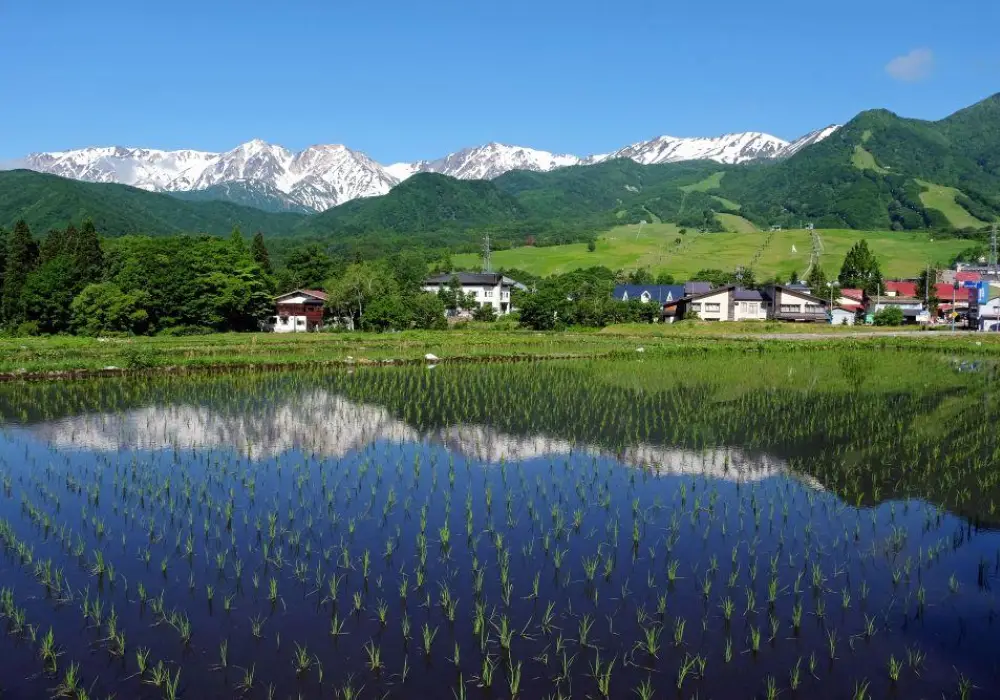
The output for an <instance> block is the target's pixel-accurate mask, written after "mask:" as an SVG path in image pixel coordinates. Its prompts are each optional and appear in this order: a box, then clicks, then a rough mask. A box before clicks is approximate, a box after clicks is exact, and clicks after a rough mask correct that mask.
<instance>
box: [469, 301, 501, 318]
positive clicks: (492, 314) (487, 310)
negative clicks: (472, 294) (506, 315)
mask: <svg viewBox="0 0 1000 700" xmlns="http://www.w3.org/2000/svg"><path fill="white" fill-rule="evenodd" d="M472 318H474V319H475V320H477V321H496V320H497V312H496V309H494V308H493V304H483V305H482V306H479V307H477V308H476V310H475V311H473V312H472Z"/></svg>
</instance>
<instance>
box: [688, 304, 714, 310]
mask: <svg viewBox="0 0 1000 700" xmlns="http://www.w3.org/2000/svg"><path fill="white" fill-rule="evenodd" d="M716 306H718V304H716ZM691 310H692V311H701V304H691Z"/></svg>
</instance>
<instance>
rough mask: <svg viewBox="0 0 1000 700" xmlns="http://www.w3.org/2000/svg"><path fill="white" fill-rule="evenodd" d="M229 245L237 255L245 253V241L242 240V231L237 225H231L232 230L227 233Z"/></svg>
mask: <svg viewBox="0 0 1000 700" xmlns="http://www.w3.org/2000/svg"><path fill="white" fill-rule="evenodd" d="M229 245H230V246H231V247H232V249H233V252H234V253H236V255H238V256H243V255H246V253H247V242H246V241H245V240H243V232H242V231H240V227H239V226H233V232H232V233H230V234H229Z"/></svg>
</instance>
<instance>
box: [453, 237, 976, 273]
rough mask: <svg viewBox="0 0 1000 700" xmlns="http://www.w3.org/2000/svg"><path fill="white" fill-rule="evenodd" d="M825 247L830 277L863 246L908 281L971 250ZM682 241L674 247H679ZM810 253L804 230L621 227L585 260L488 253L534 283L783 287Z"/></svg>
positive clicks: (466, 260)
mask: <svg viewBox="0 0 1000 700" xmlns="http://www.w3.org/2000/svg"><path fill="white" fill-rule="evenodd" d="M817 233H818V235H819V237H820V240H821V242H822V245H823V251H822V254H821V255H820V259H819V262H820V265H822V267H823V269H824V271H825V272H826V273H827V275H828V276H835V275H836V274H837V273H838V272H839V270H840V265H841V264H842V263H843V260H844V255H845V254H846V253H847V251H848V249H850V247H851V246H852V245H854V243H855V242H857V241H858V240H860V239H862V238H864V239H866V240H867V241H868V244H869V246H870V247H871V248H872V250H873V251H874V253H875V255H876V256H877V257H878V259H879V262H880V263H881V265H882V272H883V274H884V275H885V276H886V277H912V276H914V275H916V274H917V273H918V272H919V271H920V270H921V269H922V268H923V267H924V266H926V265H928V264H932V265H934V264H947V263H948V262H949V261H950V259H951V258H952V257H953V256H954V255H955V254H956V253H958V252H960V251H961V250H964V249H965V248H966V247H968V243H967V242H966V241H961V240H958V239H941V240H933V239H931V238H930V236H928V235H927V234H926V233H913V232H894V231H852V230H823V231H818V232H817ZM678 238H680V239H681V243H680V244H679V245H678V244H677V243H676V240H677V239H678ZM811 251H812V240H811V235H810V233H809V232H808V231H804V230H801V229H789V230H784V231H775V232H773V233H771V234H768V233H760V232H743V233H735V232H732V233H705V234H701V233H697V232H694V231H690V230H689V231H688V233H687V234H685V235H681V234H680V233H679V231H678V229H677V227H676V226H675V225H673V224H646V225H645V226H643V227H642V228H641V230H640V228H639V227H638V226H637V225H630V226H619V227H617V228H615V229H612V230H611V231H608V232H606V233H604V234H602V235H601V236H600V237H599V238H598V239H597V249H596V250H595V251H594V252H588V250H587V245H586V244H584V243H574V244H570V245H561V246H550V247H544V248H514V249H511V250H501V251H496V252H494V253H493V264H494V266H496V267H505V268H518V269H522V270H527V271H528V272H531V273H533V274H536V275H543V276H544V275H551V274H556V273H563V272H568V271H570V270H575V269H577V268H580V267H591V266H593V265H605V266H607V267H609V268H611V269H614V270H617V269H624V270H634V269H636V268H639V267H646V268H649V269H650V270H651V271H653V272H654V273H656V272H661V271H663V272H669V273H671V274H673V275H674V276H675V277H677V278H678V279H689V278H690V277H691V276H693V275H694V274H695V273H697V272H698V271H699V270H703V269H706V268H716V269H722V270H733V269H735V268H736V267H737V266H740V265H751V266H752V267H753V268H754V271H755V272H756V274H757V278H758V279H765V278H768V277H771V276H772V275H776V276H778V277H779V278H782V279H787V277H788V275H789V274H790V273H792V272H798V273H799V274H800V275H805V273H806V270H807V269H808V267H809V258H810V254H811ZM453 260H454V262H455V264H456V265H457V266H459V267H466V268H471V269H475V268H476V267H477V266H478V264H479V258H478V256H476V255H474V254H468V255H456V256H453Z"/></svg>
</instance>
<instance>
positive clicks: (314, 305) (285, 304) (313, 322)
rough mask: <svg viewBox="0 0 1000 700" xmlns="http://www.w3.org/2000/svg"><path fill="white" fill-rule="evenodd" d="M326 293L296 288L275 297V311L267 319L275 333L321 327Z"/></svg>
mask: <svg viewBox="0 0 1000 700" xmlns="http://www.w3.org/2000/svg"><path fill="white" fill-rule="evenodd" d="M326 298H327V297H326V293H325V292H321V291H320V290H318V289H296V290H295V291H294V292H288V293H286V294H282V295H281V296H279V297H277V298H276V299H275V300H274V301H275V309H276V311H277V313H276V314H275V315H274V316H271V317H270V318H269V319H268V320H267V324H266V325H267V326H269V327H270V329H271V330H272V331H274V332H275V333H306V332H308V331H318V330H320V329H321V328H322V327H323V305H324V304H325V303H326Z"/></svg>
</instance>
